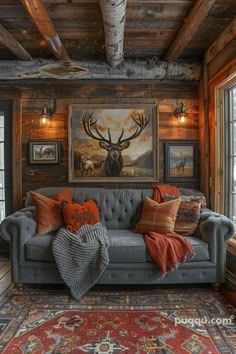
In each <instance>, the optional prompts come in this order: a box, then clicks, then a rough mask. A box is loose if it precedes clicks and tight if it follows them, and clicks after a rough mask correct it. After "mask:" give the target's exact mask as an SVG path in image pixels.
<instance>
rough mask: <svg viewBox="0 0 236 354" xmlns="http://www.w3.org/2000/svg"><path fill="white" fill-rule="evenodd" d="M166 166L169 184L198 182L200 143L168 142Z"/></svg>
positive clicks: (166, 146)
mask: <svg viewBox="0 0 236 354" xmlns="http://www.w3.org/2000/svg"><path fill="white" fill-rule="evenodd" d="M165 165H166V168H165V180H166V181H167V182H185V181H196V180H197V179H198V142H197V141H167V142H166V145H165Z"/></svg>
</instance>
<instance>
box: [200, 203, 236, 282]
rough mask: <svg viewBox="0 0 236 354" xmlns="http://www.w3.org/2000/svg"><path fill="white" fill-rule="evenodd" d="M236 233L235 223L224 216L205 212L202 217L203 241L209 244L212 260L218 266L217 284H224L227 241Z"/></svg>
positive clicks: (201, 230) (201, 231) (201, 232)
mask: <svg viewBox="0 0 236 354" xmlns="http://www.w3.org/2000/svg"><path fill="white" fill-rule="evenodd" d="M234 233H235V227H234V224H233V222H232V221H231V220H230V219H229V218H227V217H226V216H224V215H222V214H218V213H215V212H213V211H210V210H208V211H204V212H202V213H201V216H200V234H201V239H202V240H203V241H205V242H207V243H208V246H209V253H210V259H211V261H212V262H214V263H216V265H217V268H216V269H217V274H216V276H217V282H218V283H221V282H224V269H225V259H226V247H225V241H226V240H228V239H229V238H231V237H232V236H233V235H234Z"/></svg>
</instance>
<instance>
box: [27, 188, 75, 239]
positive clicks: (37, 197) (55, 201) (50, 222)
mask: <svg viewBox="0 0 236 354" xmlns="http://www.w3.org/2000/svg"><path fill="white" fill-rule="evenodd" d="M29 193H30V196H31V198H32V201H33V202H34V204H35V205H36V223H37V226H36V235H37V236H39V235H42V234H45V233H47V232H50V231H55V230H58V229H60V227H62V226H63V217H62V213H61V202H62V201H63V200H66V201H68V202H70V201H71V200H72V197H71V190H70V188H65V189H63V190H62V191H59V192H58V193H57V194H56V195H54V197H52V198H48V197H46V196H45V195H42V194H40V193H36V192H33V191H30V192H29Z"/></svg>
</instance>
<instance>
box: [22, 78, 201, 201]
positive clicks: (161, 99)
mask: <svg viewBox="0 0 236 354" xmlns="http://www.w3.org/2000/svg"><path fill="white" fill-rule="evenodd" d="M21 91H22V97H21V105H22V195H23V196H25V194H26V192H27V191H29V190H32V189H36V188H39V187H43V186H64V185H69V183H68V157H67V156H68V129H67V125H68V106H69V105H70V104H76V103H120V104H121V106H122V103H134V104H135V103H139V104H140V103H146V104H147V103H156V104H157V106H158V114H159V139H160V144H159V155H160V156H159V165H160V166H159V168H160V173H159V175H160V182H164V168H165V161H164V146H165V142H166V141H168V140H199V117H198V113H192V114H191V115H190V116H189V120H188V122H187V124H186V125H183V126H179V124H178V123H177V120H176V118H175V117H174V115H173V111H174V110H175V108H176V107H177V105H178V104H179V103H180V102H184V104H185V106H186V107H192V106H196V105H198V86H197V84H196V83H195V84H194V83H192V84H187V83H182V82H180V83H179V82H171V83H151V84H150V83H144V82H137V83H127V82H126V83H124V82H118V83H115V82H106V83H101V82H100V83H98V82H97V83H94V82H83V83H81V84H78V83H77V84H75V83H71V84H68V83H67V84H66V85H65V84H64V85H62V86H61V85H60V82H58V84H57V85H52V84H48V83H47V82H45V84H42V85H41V84H38V85H33V86H30V85H28V86H24V87H22V88H21ZM52 97H53V98H56V106H57V110H56V113H55V114H54V115H53V118H52V120H51V124H50V127H43V128H42V127H40V125H39V116H40V113H41V110H42V107H43V105H44V104H46V103H47V102H48V99H49V98H52ZM71 97H73V98H71ZM31 139H39V140H41V139H59V140H60V141H61V146H62V153H61V162H60V164H59V165H30V164H29V162H28V161H29V160H28V143H29V140H31ZM72 185H73V186H76V185H77V184H76V183H73V184H72ZM83 185H85V184H84V183H83ZM89 185H90V186H91V184H89ZM95 185H96V184H95ZM97 185H99V186H102V184H101V183H97ZM107 185H108V184H106V186H107ZM178 185H179V186H185V187H189V188H198V183H195V182H194V183H193V182H191V183H189V182H188V183H179V184H178ZM93 186H94V184H93ZM109 186H111V187H119V186H122V187H124V186H125V187H130V188H131V187H140V188H142V187H144V186H145V187H149V186H150V184H149V185H148V184H147V183H146V184H144V183H142V184H140V183H139V184H135V183H131V184H127V185H124V184H121V185H119V184H117V183H116V184H113V185H112V184H110V185H109Z"/></svg>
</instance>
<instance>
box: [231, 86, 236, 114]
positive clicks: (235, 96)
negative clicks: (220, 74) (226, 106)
mask: <svg viewBox="0 0 236 354" xmlns="http://www.w3.org/2000/svg"><path fill="white" fill-rule="evenodd" d="M232 101H233V102H232V107H233V110H232V111H233V117H232V119H233V120H236V87H235V88H233V89H232Z"/></svg>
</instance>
